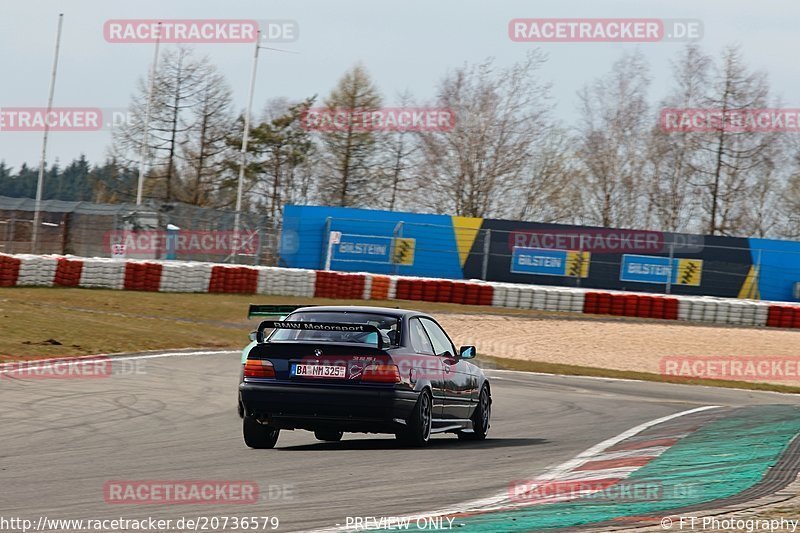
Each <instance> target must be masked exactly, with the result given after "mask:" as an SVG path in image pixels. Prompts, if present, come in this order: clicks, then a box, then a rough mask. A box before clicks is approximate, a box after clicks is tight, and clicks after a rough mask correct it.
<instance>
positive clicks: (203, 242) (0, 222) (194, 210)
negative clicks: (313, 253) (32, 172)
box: [0, 196, 279, 265]
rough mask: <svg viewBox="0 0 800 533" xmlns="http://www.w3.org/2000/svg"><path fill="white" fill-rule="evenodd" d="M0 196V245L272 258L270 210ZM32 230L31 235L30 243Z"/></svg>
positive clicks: (257, 260)
mask: <svg viewBox="0 0 800 533" xmlns="http://www.w3.org/2000/svg"><path fill="white" fill-rule="evenodd" d="M35 209H36V203H35V201H34V200H32V199H30V198H11V197H7V196H0V252H4V253H12V254H13V253H39V254H45V253H48V254H64V255H78V256H82V257H98V256H100V257H112V256H113V255H115V254H117V253H119V254H120V255H124V256H126V257H129V258H133V259H180V260H191V261H211V262H225V263H243V264H267V265H271V264H277V262H278V255H277V248H278V235H279V227H278V226H279V224H278V222H277V221H275V220H271V219H270V218H269V217H268V216H265V215H260V214H254V213H244V212H243V213H240V216H239V217H238V227H237V217H236V212H235V211H232V210H223V209H212V208H205V207H198V206H193V205H188V204H182V203H179V202H170V203H165V202H155V201H148V202H147V203H145V204H142V205H134V204H124V203H121V204H98V203H90V202H65V201H59V200H46V201H43V202H41V204H40V217H39V227H38V232H34V227H33V224H34V221H35V220H36V217H35V214H34V213H35ZM34 233H36V239H35V241H36V242H34Z"/></svg>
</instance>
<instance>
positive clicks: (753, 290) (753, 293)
mask: <svg viewBox="0 0 800 533" xmlns="http://www.w3.org/2000/svg"><path fill="white" fill-rule="evenodd" d="M762 252H763V250H761V249H760V248H759V249H758V255H757V259H756V275H755V276H753V278H754V279H753V282H752V283H751V284H750V294H749V295H748V296H750V298H751V299H752V298H753V297H755V296H758V299H759V300H760V299H761V295H760V294H759V293H758V287H759V285H760V282H761V253H762Z"/></svg>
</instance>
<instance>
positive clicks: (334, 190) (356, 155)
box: [320, 64, 382, 206]
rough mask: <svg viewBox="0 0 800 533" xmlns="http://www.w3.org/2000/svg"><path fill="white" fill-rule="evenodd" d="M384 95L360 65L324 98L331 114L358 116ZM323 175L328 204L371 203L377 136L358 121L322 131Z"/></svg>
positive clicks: (325, 198)
mask: <svg viewBox="0 0 800 533" xmlns="http://www.w3.org/2000/svg"><path fill="white" fill-rule="evenodd" d="M381 102H382V99H381V96H380V94H379V92H378V89H377V88H376V86H375V84H374V83H373V82H372V80H371V79H370V76H369V73H368V72H367V69H366V68H365V67H364V66H363V65H361V64H358V65H356V66H354V67H353V68H352V69H350V70H349V71H348V72H346V73H345V74H344V76H342V78H341V79H340V80H339V83H338V84H337V85H336V87H335V88H334V89H333V91H332V92H331V94H330V95H329V96H328V98H327V99H326V100H325V108H326V110H327V111H328V112H330V113H336V112H337V111H338V112H343V113H345V114H351V115H350V116H351V117H352V116H357V115H358V114H359V113H368V112H370V111H373V110H376V109H377V108H379V107H380V106H381ZM320 139H321V145H322V156H323V157H322V163H323V165H322V166H323V168H324V171H323V174H322V175H321V176H320V194H321V196H322V199H323V201H324V202H325V203H327V204H329V205H338V206H363V205H368V202H369V201H371V200H372V198H373V195H374V189H375V188H374V187H370V179H371V178H372V177H373V173H374V170H375V167H376V164H377V162H376V160H375V153H376V147H377V142H378V139H377V135H376V132H375V131H373V130H372V129H371V128H369V127H366V128H365V127H362V126H361V125H360V124H357V123H356V121H355V120H347V121H346V124H345V125H344V126H343V127H341V128H339V127H329V128H325V129H323V131H322V132H321V133H320Z"/></svg>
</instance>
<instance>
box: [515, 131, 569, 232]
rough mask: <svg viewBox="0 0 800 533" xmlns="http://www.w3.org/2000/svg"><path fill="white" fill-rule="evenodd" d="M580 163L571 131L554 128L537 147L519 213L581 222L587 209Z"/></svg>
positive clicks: (538, 218) (533, 217) (523, 185)
mask: <svg viewBox="0 0 800 533" xmlns="http://www.w3.org/2000/svg"><path fill="white" fill-rule="evenodd" d="M576 163H577V162H576V160H575V154H574V151H573V150H572V146H571V140H570V138H569V136H568V135H567V133H566V132H565V131H564V130H562V129H560V128H556V127H553V128H550V129H549V130H548V133H547V135H546V136H544V137H543V139H542V140H541V141H537V143H536V144H535V145H534V147H533V153H532V157H531V160H530V162H529V163H528V168H527V175H526V176H524V177H523V178H522V183H521V187H520V195H519V200H520V203H519V210H518V211H517V214H516V216H517V217H518V218H519V219H521V220H535V221H538V222H550V223H565V224H569V223H578V222H579V221H580V220H581V218H582V216H581V215H582V210H583V208H582V206H581V203H580V202H581V197H580V192H579V188H580V183H581V179H582V178H583V176H582V174H581V169H580V168H579V167H578V165H577V164H576Z"/></svg>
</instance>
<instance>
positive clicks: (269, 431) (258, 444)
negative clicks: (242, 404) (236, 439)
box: [242, 416, 281, 450]
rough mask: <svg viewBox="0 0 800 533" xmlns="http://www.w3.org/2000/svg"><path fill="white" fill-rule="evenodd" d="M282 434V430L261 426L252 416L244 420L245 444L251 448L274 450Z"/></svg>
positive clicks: (243, 433)
mask: <svg viewBox="0 0 800 533" xmlns="http://www.w3.org/2000/svg"><path fill="white" fill-rule="evenodd" d="M280 434H281V430H280V429H278V428H274V427H272V426H268V425H266V424H260V423H259V422H258V420H256V419H255V418H253V417H251V416H245V417H244V420H242V435H243V436H244V443H245V444H247V446H248V447H250V448H255V449H257V450H268V449H270V448H274V447H275V443H276V442H278V437H279V436H280Z"/></svg>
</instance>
